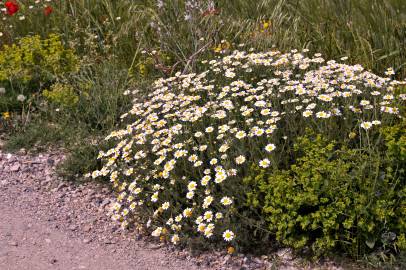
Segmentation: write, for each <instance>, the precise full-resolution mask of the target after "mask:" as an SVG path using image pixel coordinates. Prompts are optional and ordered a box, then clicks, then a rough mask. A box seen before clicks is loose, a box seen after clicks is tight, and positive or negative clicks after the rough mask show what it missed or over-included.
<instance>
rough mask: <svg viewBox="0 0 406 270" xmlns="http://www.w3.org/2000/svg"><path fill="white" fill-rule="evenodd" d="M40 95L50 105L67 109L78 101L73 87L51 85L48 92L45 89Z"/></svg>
mask: <svg viewBox="0 0 406 270" xmlns="http://www.w3.org/2000/svg"><path fill="white" fill-rule="evenodd" d="M42 95H43V96H44V97H45V98H46V99H47V100H49V101H50V102H51V103H54V104H56V105H59V106H62V107H67V108H69V107H72V106H75V105H76V104H77V103H78V101H79V96H78V95H77V94H76V93H75V91H74V89H73V87H72V86H70V85H66V84H61V83H55V84H53V85H51V87H50V90H47V89H45V90H44V91H43V92H42Z"/></svg>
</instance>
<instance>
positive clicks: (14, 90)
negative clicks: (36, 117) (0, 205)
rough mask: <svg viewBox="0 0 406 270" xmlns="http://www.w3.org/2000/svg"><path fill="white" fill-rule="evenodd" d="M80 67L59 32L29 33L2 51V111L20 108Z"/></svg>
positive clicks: (0, 69) (0, 80) (0, 59)
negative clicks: (49, 33) (54, 82)
mask: <svg viewBox="0 0 406 270" xmlns="http://www.w3.org/2000/svg"><path fill="white" fill-rule="evenodd" d="M78 67H79V62H78V58H77V56H76V55H75V53H74V51H73V50H71V49H67V48H66V47H65V45H64V44H63V42H62V40H61V38H60V36H59V35H57V34H51V35H49V37H48V38H45V39H41V37H40V36H38V35H35V36H27V37H23V38H21V39H20V40H19V41H18V42H17V43H14V44H12V45H4V47H3V48H2V49H1V50H0V86H1V87H2V88H4V92H5V93H4V94H2V95H0V111H2V112H4V111H14V110H20V109H21V107H22V106H23V105H24V103H27V101H28V100H29V98H30V96H31V95H33V94H39V93H41V91H42V89H43V88H44V87H47V86H49V84H50V83H52V82H53V81H55V80H57V79H58V78H60V77H61V76H64V75H66V74H68V73H72V72H76V71H77V70H78Z"/></svg>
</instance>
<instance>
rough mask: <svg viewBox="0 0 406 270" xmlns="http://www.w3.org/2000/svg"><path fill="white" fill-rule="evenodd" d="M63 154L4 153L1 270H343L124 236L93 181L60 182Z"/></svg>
mask: <svg viewBox="0 0 406 270" xmlns="http://www.w3.org/2000/svg"><path fill="white" fill-rule="evenodd" d="M62 159H63V155H61V154H60V153H46V154H37V155H27V154H26V153H22V154H8V153H4V152H2V151H1V149H0V270H46V269H52V270H58V269H61V270H71V269H72V270H76V269H95V270H105V269H106V270H110V269H114V270H121V269H123V270H125V269H131V270H144V269H145V270H147V269H150V270H160V269H177V270H182V269H185V270H193V269H202V270H206V269H207V270H208V269H218V270H222V269H224V270H225V269H238V270H250V269H284V270H288V269H289V270H296V269H342V268H340V267H336V266H335V265H334V263H322V264H321V265H317V266H315V265H313V266H311V265H309V264H307V263H303V261H301V260H298V259H297V258H294V257H293V256H292V255H291V252H290V251H289V250H286V249H285V250H280V251H279V252H276V253H275V254H271V255H270V256H264V257H263V258H259V257H254V256H249V255H244V254H238V255H237V256H230V255H228V254H227V253H226V252H225V251H223V252H215V251H212V252H206V253H201V254H198V255H194V256H191V255H190V253H189V252H188V251H186V250H180V249H178V248H174V247H173V246H170V245H164V244H160V243H159V242H156V241H152V240H151V237H149V236H145V235H141V234H135V233H134V232H128V231H127V232H124V231H123V230H121V228H120V227H119V226H118V224H115V223H114V222H113V221H112V220H111V218H110V216H109V212H110V209H111V205H112V202H113V194H112V193H111V191H110V190H109V189H108V188H107V187H106V186H104V185H102V184H99V183H97V182H95V181H91V182H87V183H80V184H78V183H76V184H75V183H72V182H67V181H63V180H62V179H59V178H58V177H57V176H56V173H55V172H54V168H55V166H56V165H57V164H58V163H59V162H61V160H62Z"/></svg>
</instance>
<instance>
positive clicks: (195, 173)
mask: <svg viewBox="0 0 406 270" xmlns="http://www.w3.org/2000/svg"><path fill="white" fill-rule="evenodd" d="M241 47H242V45H241ZM201 64H202V71H201V72H200V73H199V72H197V73H191V74H181V73H180V72H178V73H176V74H175V75H174V76H172V77H169V78H161V79H158V80H156V81H155V82H154V83H153V85H152V87H151V90H150V92H149V94H148V95H147V97H143V98H135V99H134V105H133V108H132V109H131V110H130V111H129V112H128V113H126V114H124V115H123V116H122V118H123V121H128V123H129V124H128V125H127V126H126V128H125V129H122V130H117V131H114V132H112V133H111V134H110V135H109V136H108V137H107V138H106V140H109V141H113V142H114V143H115V147H113V148H111V149H105V150H104V151H101V152H100V154H99V158H100V159H102V160H103V161H104V166H103V168H101V169H100V170H97V171H94V172H93V173H92V177H93V178H97V177H109V179H110V180H111V182H112V184H113V186H114V187H115V188H116V190H117V191H118V193H117V202H116V204H115V206H114V216H113V217H114V219H116V220H119V221H120V222H121V223H122V225H123V226H124V227H127V226H130V225H132V224H137V225H142V226H143V227H144V228H146V229H147V231H149V232H150V233H151V234H152V235H153V236H156V237H159V238H160V239H161V240H165V241H166V240H167V241H171V242H172V243H174V244H178V243H182V242H185V241H187V240H188V239H196V238H198V239H202V240H204V241H206V242H208V243H211V242H217V243H218V242H220V243H221V242H224V243H225V244H227V245H230V244H232V245H235V246H243V245H244V244H246V242H247V241H254V240H256V239H258V238H260V237H261V235H263V234H262V233H264V232H268V233H269V234H270V235H272V233H273V231H272V228H271V227H270V226H268V224H267V221H266V220H265V217H264V216H263V215H264V211H261V210H259V209H260V208H261V207H258V205H262V206H263V205H264V203H263V202H262V201H257V202H256V204H252V203H250V198H247V188H248V187H247V186H246V185H245V184H244V183H243V182H244V181H243V179H244V178H246V177H252V176H253V177H255V174H260V173H261V171H262V172H263V171H266V172H269V173H271V172H274V171H277V170H279V169H287V168H289V167H290V166H291V165H292V164H293V163H294V161H295V155H296V154H297V153H296V152H295V151H296V150H294V148H295V147H294V145H297V143H296V142H297V140H298V138H300V137H302V136H306V132H307V131H306V130H311V131H312V132H313V133H316V134H322V135H323V136H324V138H327V142H328V141H329V140H333V139H334V140H336V141H338V142H346V139H347V138H352V139H353V140H352V142H351V144H352V145H351V147H353V148H354V147H355V148H357V149H364V150H365V151H366V152H365V155H368V153H369V152H368V149H369V150H370V149H375V148H377V147H380V146H377V145H376V144H375V142H377V138H378V137H379V134H380V133H379V130H381V128H383V127H387V126H393V125H395V124H398V123H400V122H401V121H402V118H403V116H404V102H405V100H406V95H405V93H404V92H405V91H404V90H405V88H404V85H405V82H402V81H396V80H393V79H391V75H392V74H393V70H392V69H388V70H387V72H386V73H385V75H383V76H382V77H381V76H378V75H376V74H373V73H371V72H369V71H367V70H365V69H364V68H363V67H362V66H360V65H348V64H345V58H342V59H341V60H340V61H333V60H332V61H326V60H325V59H323V58H322V56H321V54H314V55H310V54H309V53H308V51H307V50H303V51H301V52H299V51H296V50H292V51H290V52H288V53H282V52H279V51H277V50H271V51H267V52H254V51H253V50H249V51H238V50H235V51H233V52H231V53H230V54H228V55H225V54H224V55H222V56H221V57H220V56H219V57H217V58H215V59H212V60H204V61H202V62H201ZM300 140H301V141H303V139H300ZM299 145H300V143H299ZM318 145H319V147H320V148H319V150H320V149H322V148H323V147H326V146H325V145H324V144H320V143H319V144H318ZM304 149H308V150H309V151H313V150H311V149H312V148H311V147H308V148H304ZM327 149H330V148H327ZM330 150H331V149H330ZM326 151H327V150H326ZM311 153H314V151H313V152H311ZM323 153H325V152H323ZM313 160H314V159H313ZM312 164H313V165H315V166H317V162H315V163H312ZM253 168H255V169H253ZM329 168H333V167H332V166H330V167H329ZM286 179H288V178H286ZM263 187H264V185H263ZM312 188H314V187H312ZM276 192H279V193H280V196H282V197H283V196H284V192H285V191H284V190H283V189H279V190H278V191H276ZM298 195H299V194H298ZM251 199H252V197H251ZM263 199H264V198H263ZM272 199H273V198H272V197H270V198H269V197H267V198H266V200H268V201H269V200H271V201H272ZM305 199H306V198H305ZM307 199H309V198H307ZM264 200H265V199H264ZM288 208H289V207H288ZM254 232H255V234H254ZM257 232H258V235H256V233H257Z"/></svg>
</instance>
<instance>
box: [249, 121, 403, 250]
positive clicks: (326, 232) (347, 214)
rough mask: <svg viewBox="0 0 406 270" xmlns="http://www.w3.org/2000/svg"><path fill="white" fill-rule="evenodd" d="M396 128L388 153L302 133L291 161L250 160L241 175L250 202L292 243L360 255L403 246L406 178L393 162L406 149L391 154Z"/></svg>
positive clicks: (396, 147) (396, 146)
mask: <svg viewBox="0 0 406 270" xmlns="http://www.w3.org/2000/svg"><path fill="white" fill-rule="evenodd" d="M402 127H403V128H404V126H402ZM400 128H401V127H400V126H396V127H392V128H390V129H391V131H388V132H387V133H386V138H385V143H386V144H385V145H386V147H387V148H388V151H387V153H386V155H387V157H385V156H382V155H381V153H368V151H364V150H361V149H349V148H348V147H347V146H345V145H340V143H338V142H336V141H333V140H328V139H327V138H325V137H324V136H322V135H320V134H317V135H316V134H312V133H309V134H308V135H306V136H304V137H299V138H298V139H297V142H296V143H295V144H294V152H293V157H294V159H295V161H294V162H293V164H292V165H291V166H290V168H289V169H286V170H267V169H260V168H259V167H258V166H253V168H252V169H251V171H250V173H249V174H250V176H248V177H246V178H245V179H244V182H245V184H247V185H248V186H250V187H251V188H252V190H250V191H249V192H247V204H248V205H249V206H253V207H258V208H260V209H261V217H262V218H263V219H265V220H266V223H267V225H268V229H269V231H270V233H271V234H273V235H275V236H276V239H277V240H278V241H280V242H281V243H283V244H285V245H288V246H291V247H294V248H296V249H303V248H306V247H311V249H312V250H313V251H314V252H315V253H316V254H323V253H325V252H327V251H329V250H332V249H333V248H337V249H339V248H341V249H343V250H344V251H345V252H347V253H348V254H350V255H351V256H354V257H357V256H359V255H363V254H366V253H368V252H371V251H372V250H374V249H377V248H382V247H384V248H385V249H386V250H392V251H393V250H396V249H397V248H404V244H405V242H404V237H405V229H406V226H405V220H406V213H405V211H404V210H405V209H404V206H405V178H404V172H403V170H404V169H403V168H404V167H403V168H402V167H399V164H398V163H402V162H403V165H404V157H405V156H404V154H403V156H402V155H397V154H395V153H397V152H399V151H402V148H403V151H404V140H405V139H406V133H405V131H404V129H402V131H400ZM389 138H392V139H389ZM390 149H392V150H390ZM393 154H395V155H393ZM402 160H403V161H402ZM395 164H396V165H395ZM392 166H395V167H396V169H394V167H392Z"/></svg>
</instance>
